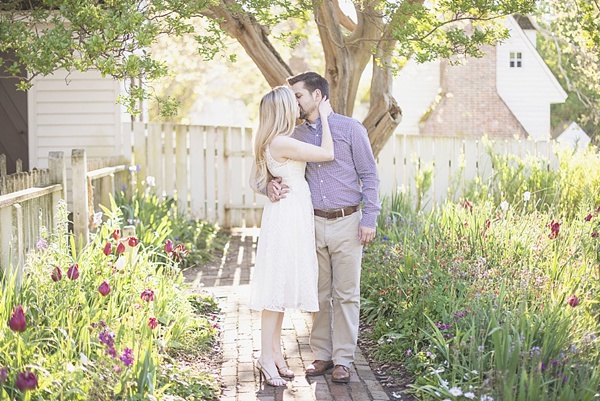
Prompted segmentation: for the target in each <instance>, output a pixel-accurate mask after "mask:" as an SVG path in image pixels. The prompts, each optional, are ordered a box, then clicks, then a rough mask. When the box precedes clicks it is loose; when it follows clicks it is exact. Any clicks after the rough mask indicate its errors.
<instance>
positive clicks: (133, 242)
mask: <svg viewBox="0 0 600 401" xmlns="http://www.w3.org/2000/svg"><path fill="white" fill-rule="evenodd" d="M127 243H128V244H129V246H130V247H132V248H134V247H135V246H137V244H139V243H140V240H139V239H137V238H136V237H133V236H132V237H129V238H128V239H127Z"/></svg>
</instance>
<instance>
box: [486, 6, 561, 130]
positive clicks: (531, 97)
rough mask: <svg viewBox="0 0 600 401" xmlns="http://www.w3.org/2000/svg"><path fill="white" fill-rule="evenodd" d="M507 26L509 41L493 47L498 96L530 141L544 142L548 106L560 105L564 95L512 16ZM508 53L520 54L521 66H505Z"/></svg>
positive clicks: (547, 128) (548, 123)
mask: <svg viewBox="0 0 600 401" xmlns="http://www.w3.org/2000/svg"><path fill="white" fill-rule="evenodd" d="M507 25H508V28H509V29H510V38H509V39H507V40H506V42H504V43H502V44H500V45H498V46H497V47H496V49H497V50H496V55H497V59H496V62H497V76H496V80H497V82H496V84H497V87H498V94H499V95H500V97H501V98H502V99H503V100H504V102H505V103H506V105H507V106H508V107H509V108H510V109H511V111H512V112H513V113H514V115H515V117H516V118H517V120H519V122H520V123H521V125H522V126H523V128H525V130H526V131H527V133H528V134H529V135H530V136H531V137H532V138H533V139H534V140H543V139H548V138H549V136H550V104H552V103H562V102H564V101H565V99H566V98H567V94H566V93H565V91H564V90H563V89H562V88H561V86H560V84H559V83H558V81H557V80H556V78H555V77H554V75H552V72H551V71H550V69H549V68H548V66H547V65H546V64H545V63H544V61H543V59H542V58H541V57H540V55H539V53H538V52H537V51H536V49H535V47H534V45H533V44H532V43H531V42H530V40H529V39H528V37H527V35H526V34H525V33H524V32H523V30H522V29H521V28H520V27H519V26H518V24H517V23H516V21H515V20H514V19H513V18H512V17H509V18H508V19H507ZM511 52H520V53H521V55H522V67H520V68H517V67H513V68H511V67H510V66H509V61H510V53H511Z"/></svg>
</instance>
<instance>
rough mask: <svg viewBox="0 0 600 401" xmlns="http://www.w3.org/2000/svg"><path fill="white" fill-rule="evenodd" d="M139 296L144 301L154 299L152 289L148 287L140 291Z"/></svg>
mask: <svg viewBox="0 0 600 401" xmlns="http://www.w3.org/2000/svg"><path fill="white" fill-rule="evenodd" d="M140 298H142V300H143V301H146V302H150V301H154V291H152V290H151V289H150V288H148V289H147V290H144V291H142V294H141V295H140Z"/></svg>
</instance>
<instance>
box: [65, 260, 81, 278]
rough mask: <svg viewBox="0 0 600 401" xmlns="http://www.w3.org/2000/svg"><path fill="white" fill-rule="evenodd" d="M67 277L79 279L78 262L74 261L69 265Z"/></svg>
mask: <svg viewBox="0 0 600 401" xmlns="http://www.w3.org/2000/svg"><path fill="white" fill-rule="evenodd" d="M67 277H68V278H70V279H71V280H77V278H78V277H79V265H78V264H77V263H73V264H72V265H71V266H69V270H67Z"/></svg>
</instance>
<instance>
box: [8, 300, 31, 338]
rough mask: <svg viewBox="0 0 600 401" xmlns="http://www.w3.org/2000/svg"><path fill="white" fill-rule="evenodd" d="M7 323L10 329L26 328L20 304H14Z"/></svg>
mask: <svg viewBox="0 0 600 401" xmlns="http://www.w3.org/2000/svg"><path fill="white" fill-rule="evenodd" d="M8 325H9V326H10V329H11V330H12V331H18V332H21V331H24V330H25V328H27V322H26V321H25V313H24V312H23V307H22V306H21V305H17V306H15V308H14V309H13V313H12V315H11V317H10V320H9V321H8Z"/></svg>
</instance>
